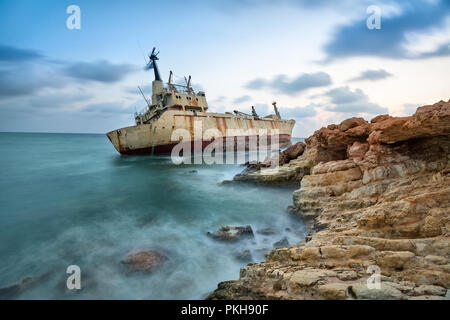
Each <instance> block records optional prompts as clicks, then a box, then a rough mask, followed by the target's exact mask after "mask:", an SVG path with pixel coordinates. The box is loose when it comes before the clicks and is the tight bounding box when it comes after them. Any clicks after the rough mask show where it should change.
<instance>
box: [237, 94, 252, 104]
mask: <svg viewBox="0 0 450 320" xmlns="http://www.w3.org/2000/svg"><path fill="white" fill-rule="evenodd" d="M250 99H251V97H250V96H249V95H244V96H240V97H237V98H236V99H234V100H233V103H242V102H246V101H249V100H250Z"/></svg>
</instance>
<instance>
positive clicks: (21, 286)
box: [0, 277, 36, 299]
mask: <svg viewBox="0 0 450 320" xmlns="http://www.w3.org/2000/svg"><path fill="white" fill-rule="evenodd" d="M35 282H36V280H35V279H33V278H31V277H26V278H24V279H23V280H22V281H21V282H20V283H16V284H13V285H11V286H9V287H5V288H0V299H14V298H15V297H16V296H18V295H19V294H21V293H22V292H23V291H25V290H26V289H28V288H30V287H31V286H32V285H33V284H34V283H35Z"/></svg>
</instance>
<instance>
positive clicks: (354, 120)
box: [338, 118, 368, 131]
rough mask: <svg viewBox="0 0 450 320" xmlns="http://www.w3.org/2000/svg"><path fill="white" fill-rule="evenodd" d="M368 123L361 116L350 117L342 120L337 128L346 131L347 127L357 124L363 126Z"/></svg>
mask: <svg viewBox="0 0 450 320" xmlns="http://www.w3.org/2000/svg"><path fill="white" fill-rule="evenodd" d="M366 124H368V122H367V121H366V120H364V119H363V118H350V119H346V120H344V121H342V122H341V123H340V124H339V126H338V129H339V130H341V131H347V130H348V129H351V128H354V127H357V126H363V125H366Z"/></svg>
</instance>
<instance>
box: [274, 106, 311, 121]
mask: <svg viewBox="0 0 450 320" xmlns="http://www.w3.org/2000/svg"><path fill="white" fill-rule="evenodd" d="M316 106H317V105H315V104H310V105H308V106H306V107H295V108H280V114H281V116H282V117H283V118H294V119H298V118H309V117H314V116H315V115H317V111H316V110H315V109H314V107H316Z"/></svg>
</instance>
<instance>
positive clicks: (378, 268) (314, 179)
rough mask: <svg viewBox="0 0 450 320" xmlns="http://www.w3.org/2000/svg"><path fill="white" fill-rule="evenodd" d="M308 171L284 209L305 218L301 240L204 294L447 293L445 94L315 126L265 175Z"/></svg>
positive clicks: (448, 125)
mask: <svg viewBox="0 0 450 320" xmlns="http://www.w3.org/2000/svg"><path fill="white" fill-rule="evenodd" d="M305 168H308V170H309V171H308V172H307V174H306V173H305V174H304V175H303V176H302V178H301V185H300V188H299V189H298V190H296V191H295V192H294V195H293V200H294V201H293V202H294V203H293V205H292V206H291V210H292V211H293V212H295V213H296V215H297V216H299V217H301V218H304V219H305V221H311V222H312V223H311V224H312V226H313V227H312V229H311V233H310V234H309V235H308V236H307V239H306V240H307V242H304V243H300V244H297V245H295V246H290V247H284V246H283V247H279V248H276V249H274V250H273V251H271V252H270V253H269V254H268V255H267V256H266V260H265V261H264V262H262V263H253V264H249V265H247V266H245V267H243V268H242V269H241V272H240V279H239V280H235V281H227V282H224V283H221V284H219V286H218V289H217V290H216V291H215V292H213V293H212V294H211V295H210V296H209V298H210V299H450V293H449V292H450V291H449V289H450V273H449V263H450V101H448V102H444V101H441V102H438V103H436V104H434V105H430V106H424V107H421V108H418V109H417V112H416V113H415V114H414V115H413V116H410V117H401V118H398V117H391V116H387V115H383V116H378V117H375V118H374V119H372V121H371V122H370V123H369V122H367V121H365V120H363V119H361V118H351V119H348V120H345V121H343V122H342V123H341V124H339V125H330V126H328V127H326V128H321V129H320V130H317V131H316V132H315V133H314V134H313V135H312V136H311V137H309V138H308V139H306V149H305V151H304V152H303V154H302V155H301V156H300V157H298V158H297V159H295V160H291V161H290V162H289V163H288V164H287V165H284V166H281V167H280V169H279V171H278V172H272V174H273V175H274V176H276V177H272V178H271V179H273V180H276V179H286V178H288V179H289V176H286V174H285V172H286V171H289V172H293V171H295V170H302V171H304V170H305ZM262 172H263V171H262V170H261V172H260V173H258V174H256V173H255V174H253V176H256V175H260V176H262V175H263V174H262ZM255 179H257V178H255ZM283 245H284V244H283ZM375 272H379V273H381V276H380V280H381V283H380V287H381V289H379V290H374V289H370V288H368V286H367V280H368V278H369V277H370V276H371V275H372V274H373V273H375Z"/></svg>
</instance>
